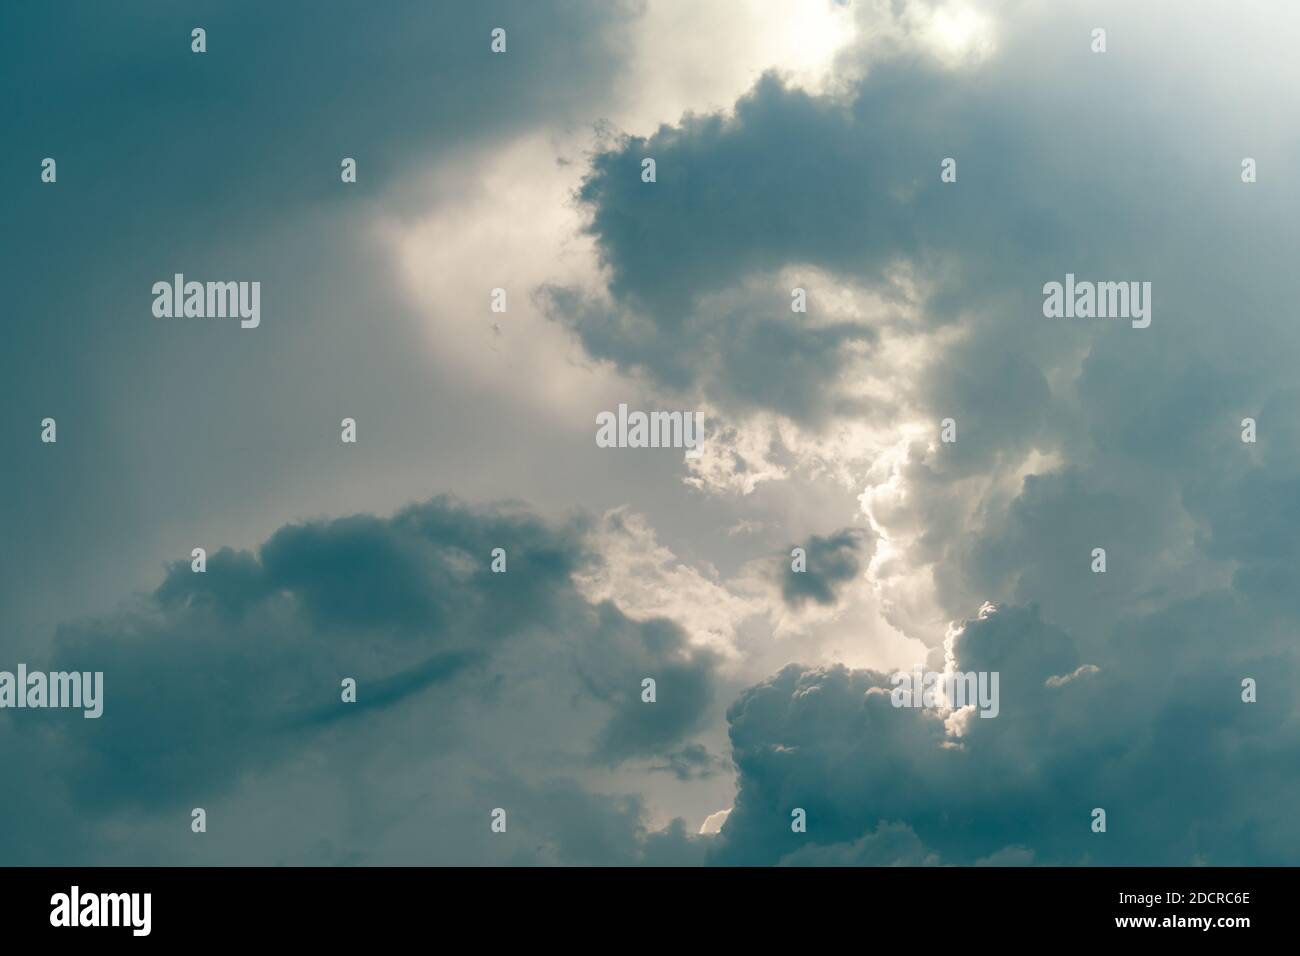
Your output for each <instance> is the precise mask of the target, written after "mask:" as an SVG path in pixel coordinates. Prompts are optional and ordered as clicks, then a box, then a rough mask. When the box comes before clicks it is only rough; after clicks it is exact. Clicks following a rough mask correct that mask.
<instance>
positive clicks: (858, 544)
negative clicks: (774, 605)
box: [781, 528, 872, 607]
mask: <svg viewBox="0 0 1300 956" xmlns="http://www.w3.org/2000/svg"><path fill="white" fill-rule="evenodd" d="M871 544H872V537H871V533H870V532H869V531H867V530H866V529H863V528H843V529H841V530H840V531H837V532H835V533H834V534H832V535H829V536H826V537H822V536H820V535H812V536H811V537H810V538H809V539H808V542H807V545H806V546H805V548H804V551H805V554H806V558H807V566H806V570H804V571H798V572H796V571H794V570H793V569H792V568H790V567H787V569H786V571H785V573H784V574H783V576H782V582H781V596H782V597H783V598H784V599H785V602H786V603H787V604H789V605H791V606H792V607H797V606H799V605H800V604H803V603H804V602H807V601H812V602H815V603H817V604H833V603H834V602H835V599H836V595H837V593H838V591H839V590H840V586H841V585H842V584H844V583H845V582H846V581H852V580H853V579H854V578H855V577H857V576H858V574H860V573H861V572H862V570H863V568H864V567H865V565H866V559H868V558H869V557H870V554H871ZM788 564H789V562H787V565H788Z"/></svg>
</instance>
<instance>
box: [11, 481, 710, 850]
mask: <svg viewBox="0 0 1300 956" xmlns="http://www.w3.org/2000/svg"><path fill="white" fill-rule="evenodd" d="M585 532H586V528H585V525H584V523H583V522H581V521H577V520H575V521H573V522H570V523H568V524H561V525H551V524H547V523H544V522H542V521H541V520H539V519H537V518H535V517H533V516H532V515H530V514H528V513H527V512H524V511H521V510H519V509H518V508H509V507H498V508H472V507H469V506H466V505H463V504H460V503H459V502H456V501H453V500H451V499H448V498H437V499H434V500H432V501H429V502H427V503H424V504H419V505H413V506H410V507H408V508H405V509H403V510H401V511H399V512H397V513H396V514H394V515H392V516H391V517H387V518H381V517H375V516H372V515H354V516H349V517H345V518H340V519H335V520H317V521H311V522H305V523H300V524H295V525H290V526H286V527H284V528H281V529H279V530H278V531H277V532H275V533H274V534H272V535H271V536H270V537H269V538H268V539H267V541H266V542H265V543H264V544H263V546H262V547H261V548H260V549H259V550H258V551H257V552H256V553H251V552H236V551H232V550H229V549H226V550H221V551H218V552H216V553H215V554H213V555H212V556H211V557H210V559H209V560H208V564H207V570H206V571H205V572H203V573H196V572H194V571H192V570H191V568H190V565H189V563H188V562H185V563H178V564H176V565H174V566H172V568H171V569H170V570H169V571H168V573H167V575H166V577H165V579H164V580H163V582H162V584H161V585H160V586H159V587H158V588H157V589H156V590H155V591H154V592H153V593H151V594H147V595H141V596H139V597H137V598H135V599H133V600H132V601H130V602H127V604H125V605H124V606H123V608H122V609H121V610H119V611H118V612H115V613H112V614H109V615H104V616H100V617H94V618H87V619H83V620H79V621H76V622H73V623H69V624H67V625H65V626H64V627H62V628H61V629H60V631H59V633H58V635H57V637H56V641H55V648H54V652H53V654H52V658H51V660H50V669H52V670H64V669H75V670H90V671H102V672H103V673H104V685H105V691H104V700H105V704H104V714H103V716H102V717H101V718H100V719H98V720H96V721H84V720H79V721H77V722H75V723H73V722H71V721H68V720H62V719H60V718H61V717H62V716H63V715H62V714H61V713H59V712H52V714H51V716H50V717H49V719H45V715H43V714H41V713H39V712H23V713H18V712H14V711H6V712H5V713H4V715H3V717H0V725H3V730H0V743H3V744H4V746H5V759H9V758H11V757H13V758H16V757H17V756H18V755H19V754H20V753H23V752H30V750H31V746H30V744H24V743H23V742H22V739H23V738H21V737H19V736H15V733H16V731H17V725H18V724H19V723H25V722H35V723H37V724H38V726H37V727H36V728H31V729H29V733H34V734H36V735H37V736H38V738H39V739H40V741H41V746H40V758H39V760H38V761H37V762H36V763H35V764H33V765H32V766H33V768H35V767H40V768H41V769H40V771H39V772H37V771H35V770H33V773H34V776H32V777H31V778H29V783H32V782H33V781H35V780H38V779H39V780H40V781H41V782H40V784H39V787H41V788H44V789H46V790H48V791H49V794H48V800H49V803H50V805H51V806H53V807H62V808H64V812H67V813H72V812H74V811H73V810H72V809H71V808H73V807H75V808H76V809H75V813H76V814H79V815H80V816H81V818H82V819H84V820H87V821H89V822H88V823H87V824H86V828H87V829H88V830H90V831H91V832H92V833H93V834H96V836H93V837H91V838H88V840H87V845H88V846H89V847H90V850H89V852H91V853H93V852H95V851H96V849H97V845H96V841H97V840H100V841H102V840H104V839H105V836H104V834H105V833H106V832H108V829H111V827H113V826H115V825H116V826H120V825H122V821H124V820H134V821H136V823H135V825H141V826H147V825H152V823H151V821H154V820H157V819H159V818H160V817H161V816H165V815H178V814H181V813H182V812H184V813H188V807H190V806H194V805H200V806H205V807H209V808H211V807H213V806H214V804H216V803H217V802H218V801H223V800H234V799H238V798H240V794H241V791H242V788H243V786H244V782H245V781H247V780H249V779H254V778H257V777H259V776H262V777H265V776H268V775H269V776H273V777H274V776H276V775H284V774H289V775H292V773H293V770H292V768H293V767H295V765H297V764H299V763H301V762H302V761H303V760H304V758H305V757H308V755H313V754H314V755H318V756H319V757H320V758H324V756H325V755H326V754H330V753H334V752H338V751H339V750H340V748H345V749H346V750H347V751H348V752H349V753H350V754H351V758H350V759H355V760H358V761H360V762H361V763H362V764H367V763H373V764H376V765H378V766H384V767H387V770H385V771H384V772H385V773H390V774H391V773H398V772H399V770H398V769H397V767H400V766H401V755H402V752H403V751H404V752H405V758H406V760H407V761H409V760H412V759H419V756H420V755H421V754H425V755H434V758H435V759H436V760H438V761H450V762H453V763H455V764H457V765H458V766H460V771H459V772H460V773H467V774H469V776H470V777H471V778H472V777H482V778H484V779H491V778H493V777H495V776H499V775H500V770H499V769H498V766H497V764H498V761H499V760H501V759H502V758H504V759H505V760H506V763H507V764H508V765H509V766H510V767H511V773H512V774H514V775H522V774H526V773H532V774H534V777H533V782H528V781H522V782H521V783H520V786H522V787H524V788H525V789H528V788H530V787H536V786H540V783H538V782H537V781H540V780H542V779H561V778H557V777H556V769H557V767H558V768H563V767H565V766H566V765H567V766H568V768H569V770H570V772H571V773H573V774H578V775H580V774H582V773H583V772H584V771H583V768H584V767H586V766H589V765H594V766H603V767H609V768H614V767H617V766H619V765H621V764H623V763H624V762H625V761H628V760H632V759H638V758H653V757H661V758H666V759H668V760H669V761H670V764H671V765H673V766H674V767H676V768H677V769H678V771H679V776H681V777H682V779H687V778H690V777H692V776H698V775H699V774H701V773H704V772H705V771H707V770H708V765H709V764H710V763H711V759H712V758H708V755H707V753H706V752H704V751H703V749H702V748H699V747H698V746H693V745H692V744H691V741H690V735H691V734H692V733H693V732H694V731H696V730H698V729H700V726H701V724H702V721H703V718H704V716H705V714H706V713H707V712H708V709H709V707H710V705H711V703H712V701H713V699H714V695H715V693H716V691H715V684H716V678H715V673H714V671H715V663H716V661H715V658H714V655H713V654H712V653H711V652H709V651H707V650H703V649H699V648H692V647H691V646H690V644H689V641H688V639H687V637H686V634H685V633H684V632H683V631H682V630H681V629H680V628H679V627H678V626H677V625H676V624H674V623H672V622H671V621H668V620H665V619H661V618H653V617H652V618H649V619H647V620H645V621H643V622H637V621H633V620H630V619H629V618H627V617H626V616H624V615H623V614H622V612H620V611H619V610H618V609H617V608H615V607H614V605H613V604H611V603H609V602H607V601H605V602H598V603H595V604H593V603H589V602H587V601H586V600H584V599H583V598H582V597H581V596H580V595H579V594H578V592H577V591H576V590H575V588H574V585H573V583H572V580H571V578H572V575H573V574H574V572H575V571H576V569H577V568H578V567H580V566H593V565H598V564H599V562H600V560H601V557H600V555H599V554H598V553H595V552H593V551H591V550H589V547H588V539H587V538H586V536H585ZM493 547H504V548H505V549H506V550H507V555H508V564H507V571H506V572H505V573H493V572H492V571H491V570H490V563H491V551H492V548H493ZM647 676H652V677H654V678H655V680H656V682H657V688H658V697H657V701H656V702H655V703H653V704H647V703H643V702H642V701H641V698H640V693H641V681H642V678H643V677H647ZM346 677H352V678H354V679H355V680H356V682H357V702H356V704H349V703H344V702H343V701H342V700H341V682H342V680H343V679H344V678H346ZM503 707H506V708H509V709H510V710H509V711H508V714H509V716H507V715H506V714H504V713H503V712H502V710H501V708H503ZM417 713H419V714H423V715H425V716H424V717H423V718H422V719H423V720H429V719H432V720H433V721H435V725H436V724H437V723H441V724H444V725H447V726H448V727H449V728H450V727H452V726H460V725H462V724H469V725H476V726H477V729H476V731H475V733H477V734H487V735H488V736H489V737H490V739H491V741H492V743H491V744H490V745H489V746H490V747H491V748H492V750H493V751H494V752H495V755H494V757H493V758H492V759H485V760H478V761H476V758H475V756H474V755H475V753H476V749H477V747H479V746H482V742H476V741H475V740H474V738H473V735H470V736H464V737H458V736H457V734H454V733H450V734H449V733H433V734H426V735H424V736H422V737H416V738H411V739H410V740H409V741H408V743H407V744H406V745H405V746H404V747H403V746H397V747H394V744H392V743H389V742H387V736H388V735H389V734H390V733H393V732H394V730H395V729H396V728H397V727H399V726H402V725H403V724H404V723H405V722H406V721H408V720H409V719H410V718H411V717H412V716H413V715H414V714H417ZM487 714H492V715H493V716H492V717H490V718H489V719H487V720H486V721H485V720H484V715H487ZM77 716H79V715H77ZM524 721H526V722H529V723H531V724H532V725H533V726H534V727H539V726H546V727H549V728H550V730H552V731H561V732H562V733H564V734H565V735H569V737H570V742H569V743H567V744H566V743H563V742H562V738H555V737H549V735H548V737H549V739H548V742H547V747H548V748H550V749H551V753H550V754H549V755H548V754H547V753H546V752H534V754H533V756H532V757H531V758H529V757H527V756H525V755H526V754H527V753H528V751H529V750H530V748H531V747H532V744H531V743H530V742H529V741H526V740H521V739H520V734H519V728H520V724H521V722H524ZM380 741H384V743H383V744H380ZM394 749H396V751H397V753H396V754H394V753H392V751H393V750H394ZM29 755H30V753H29ZM381 755H382V759H381ZM509 755H514V756H509ZM706 758H707V759H706ZM393 759H397V760H398V761H399V763H398V764H397V767H394V766H392V765H391V764H390V761H391V760H393ZM476 764H477V766H476ZM530 768H532V769H531V770H530ZM546 768H549V772H548V771H547V769H546ZM358 772H363V771H360V769H359V768H358ZM376 773H378V771H376ZM575 780H576V778H570V781H569V785H571V786H573V787H580V786H583V784H581V783H579V782H575ZM561 782H563V780H562V779H561ZM33 785H35V784H34V783H33ZM271 799H272V800H274V799H275V798H274V796H272V797H271ZM400 799H401V798H399V797H396V796H389V795H387V794H385V793H384V792H383V791H382V788H381V792H379V793H374V794H371V795H369V797H368V800H370V801H373V802H375V803H376V804H377V805H378V809H377V811H376V816H377V817H380V818H383V817H386V816H388V815H390V814H391V801H392V800H400ZM591 799H592V800H598V799H600V798H597V797H595V796H593V797H591ZM628 806H631V805H628ZM635 806H636V809H635V812H633V811H632V810H629V809H627V807H626V806H625V807H624V808H623V809H621V810H619V811H618V814H617V815H616V816H618V818H619V819H622V818H623V817H627V815H628V814H629V813H630V814H631V818H632V819H635V820H637V821H639V820H640V818H641V815H642V813H643V810H642V809H641V808H640V804H639V803H638V804H636V805H635ZM385 807H388V809H383V808H385ZM213 815H214V816H216V815H217V814H216V813H215V812H214V814H213ZM178 818H179V817H178ZM638 825H639V823H638ZM97 828H104V829H103V830H99V829H97ZM6 829H8V828H6ZM14 836H15V834H14V833H12V832H11V833H10V834H9V835H8V841H10V842H12V841H13V840H14ZM664 839H667V837H664ZM99 848H102V844H101V845H100V847H99ZM661 849H662V848H661ZM81 852H82V853H85V852H87V849H86V847H84V846H83V847H82V851H81ZM564 852H565V853H566V854H567V853H568V851H567V850H566V851H564ZM574 852H575V853H578V851H574ZM665 852H666V851H665ZM578 856H581V853H578ZM78 858H85V857H78ZM92 858H93V857H92ZM566 858H567V856H566Z"/></svg>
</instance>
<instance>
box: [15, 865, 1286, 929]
mask: <svg viewBox="0 0 1300 956" xmlns="http://www.w3.org/2000/svg"><path fill="white" fill-rule="evenodd" d="M1296 874H1297V871H1296V870H1295V869H1289V868H1159V869H1155V868H1152V869H1148V868H1025V869H1018V868H1017V869H1009V868H932V869H924V868H922V869H821V870H803V869H799V870H796V869H771V870H760V869H689V870H687V869H508V870H507V869H487V868H483V869H452V868H418V867H416V868H339V869H324V868H315V869H310V868H281V869H272V868H242V867H232V868H185V869H144V868H82V869H64V868H48V869H46V868H30V869H28V868H9V869H4V868H0V920H2V921H3V922H2V923H0V925H3V927H4V930H3V932H4V936H5V940H6V942H10V943H12V942H14V941H16V940H19V939H31V938H36V937H41V938H43V939H42V941H46V940H49V941H57V938H58V937H64V938H65V940H64V941H65V942H66V941H67V939H68V938H71V937H72V934H75V939H76V941H77V942H79V943H81V944H91V945H94V944H97V943H99V942H108V941H109V940H110V939H116V940H118V941H120V942H124V943H127V944H136V943H140V944H144V945H148V943H147V941H148V940H157V941H162V942H164V943H190V942H198V943H204V944H213V943H223V942H246V941H279V940H284V941H286V942H292V943H294V944H295V945H305V944H311V943H316V942H319V943H324V944H330V945H332V946H337V945H340V944H345V943H367V942H368V943H374V942H376V941H383V940H387V939H394V940H400V939H402V938H407V939H410V938H412V934H420V933H427V932H428V931H430V930H436V931H437V932H438V934H439V935H438V936H437V937H427V936H426V937H423V938H424V939H426V940H427V941H428V942H432V943H434V944H435V945H436V944H438V942H439V941H441V943H442V944H444V945H453V937H449V936H446V935H445V934H446V933H447V932H448V931H450V930H456V931H457V932H467V933H472V934H473V939H472V940H469V939H467V940H465V942H467V943H470V944H471V945H472V942H473V941H511V940H515V939H518V940H519V941H521V942H523V941H527V942H529V943H532V944H534V945H535V944H537V943H543V942H547V941H567V942H573V941H575V940H582V939H584V938H585V939H587V940H589V941H592V942H597V943H600V944H601V945H614V944H616V943H617V942H618V941H619V940H623V941H625V942H627V943H635V942H636V941H638V940H642V941H645V942H649V943H653V942H654V941H655V940H659V941H660V942H661V943H663V944H664V945H669V944H670V943H672V942H673V941H676V942H678V943H681V942H684V941H686V940H690V941H692V942H699V941H703V940H710V939H716V940H717V941H719V942H726V943H731V944H734V943H736V942H737V941H740V940H745V939H755V940H763V941H772V940H773V939H774V938H780V937H784V936H789V937H790V938H791V939H796V940H797V939H801V938H802V939H803V940H804V941H805V942H806V943H807V944H808V945H813V944H814V943H815V942H816V941H817V940H820V943H827V944H829V943H830V942H831V939H832V938H833V937H834V936H839V935H841V934H842V933H843V932H845V931H846V929H848V930H850V931H856V932H861V933H863V934H864V935H863V936H862V937H861V942H862V944H863V945H864V946H865V945H871V944H872V942H871V941H872V940H875V941H876V942H877V943H879V942H883V941H885V940H888V939H890V938H891V937H892V936H893V931H894V930H897V931H898V932H900V933H903V934H904V935H905V938H910V939H913V940H914V941H915V943H916V945H922V944H923V941H926V940H929V941H931V942H939V943H942V942H943V941H944V940H947V941H949V942H959V941H960V942H977V941H979V942H988V941H994V940H1011V941H1014V940H1020V939H1023V940H1026V941H1031V940H1034V939H1039V940H1041V939H1043V937H1042V936H1041V935H1040V934H1041V933H1043V932H1047V933H1050V934H1052V935H1051V936H1049V937H1047V938H1048V939H1054V940H1055V939H1073V938H1075V937H1095V936H1098V935H1106V936H1112V937H1115V938H1118V937H1121V936H1124V935H1132V936H1134V937H1135V938H1136V939H1139V940H1141V939H1146V940H1160V939H1177V940H1180V941H1185V940H1187V939H1189V938H1190V937H1192V936H1200V937H1201V938H1204V939H1206V940H1214V941H1215V942H1216V943H1228V944H1231V943H1232V942H1233V941H1236V940H1241V939H1243V937H1242V936H1241V935H1240V934H1243V933H1246V934H1249V933H1252V932H1256V931H1258V930H1264V931H1266V932H1267V931H1270V930H1271V931H1272V932H1273V933H1278V932H1280V931H1282V930H1284V929H1285V928H1286V923H1287V920H1286V916H1285V915H1284V913H1285V912H1286V911H1287V910H1288V909H1290V906H1289V904H1290V900H1291V895H1292V892H1293V887H1294V886H1295V882H1296V881H1295V877H1296ZM73 887H76V890H75V891H74V890H73ZM124 894H125V895H124ZM135 894H138V895H135ZM143 894H148V909H147V911H146V910H145V897H144V896H143ZM74 901H75V905H74ZM74 912H75V915H74ZM146 912H147V920H146V919H145V916H146ZM73 923H76V924H77V925H75V926H74V925H72V924H73ZM85 923H93V924H103V923H110V924H111V923H117V924H118V925H116V926H114V925H91V926H87V925H84V924H85ZM55 924H59V925H55ZM146 924H147V925H146ZM855 926H856V930H853V927H855ZM145 929H147V931H148V932H147V934H146V933H144V932H143V930H145ZM877 931H882V932H883V933H884V935H883V936H877V935H876V933H877ZM868 932H870V935H865V934H867V933H868ZM681 933H688V934H689V935H688V936H682V935H680V934H681ZM611 934H612V935H611ZM809 934H813V935H811V936H810V935H809ZM936 934H938V935H936ZM415 938H417V939H418V938H421V937H418V936H416V937H415ZM820 943H818V945H820ZM925 945H926V947H927V948H928V946H929V943H925Z"/></svg>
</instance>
